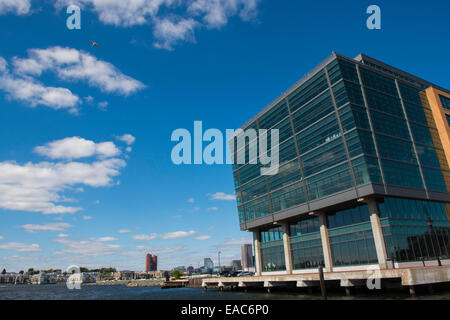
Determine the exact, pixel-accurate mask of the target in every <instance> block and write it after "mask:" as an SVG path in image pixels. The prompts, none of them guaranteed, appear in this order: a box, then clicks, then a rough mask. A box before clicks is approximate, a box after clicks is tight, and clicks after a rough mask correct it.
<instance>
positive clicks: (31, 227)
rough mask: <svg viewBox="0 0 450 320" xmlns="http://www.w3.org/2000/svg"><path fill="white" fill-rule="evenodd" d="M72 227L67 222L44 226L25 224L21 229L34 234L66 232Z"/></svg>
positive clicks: (45, 224)
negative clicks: (38, 232) (37, 232)
mask: <svg viewBox="0 0 450 320" xmlns="http://www.w3.org/2000/svg"><path fill="white" fill-rule="evenodd" d="M70 227H72V225H71V224H69V223H65V222H54V223H43V224H24V225H21V226H19V228H22V229H24V230H25V231H27V232H31V233H34V232H36V231H65V230H66V229H67V228H70Z"/></svg>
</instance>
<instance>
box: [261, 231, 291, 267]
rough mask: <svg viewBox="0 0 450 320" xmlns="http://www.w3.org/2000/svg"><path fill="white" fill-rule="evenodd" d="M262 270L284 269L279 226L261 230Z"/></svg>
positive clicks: (281, 234) (281, 232) (281, 237)
mask: <svg viewBox="0 0 450 320" xmlns="http://www.w3.org/2000/svg"><path fill="white" fill-rule="evenodd" d="M261 260H262V269H263V270H262V271H264V272H267V271H282V270H286V263H285V257H284V247H283V231H282V230H281V227H274V228H269V229H266V230H264V231H261Z"/></svg>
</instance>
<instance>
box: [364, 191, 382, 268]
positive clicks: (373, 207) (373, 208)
mask: <svg viewBox="0 0 450 320" xmlns="http://www.w3.org/2000/svg"><path fill="white" fill-rule="evenodd" d="M365 202H366V203H367V206H368V207H369V213H370V223H371V224H372V233H373V240H374V241H375V249H376V251H377V257H378V264H379V265H380V269H387V250H386V243H385V242H384V236H383V228H382V227H381V221H380V212H379V211H378V206H377V201H376V200H375V199H367V200H366V201H365Z"/></svg>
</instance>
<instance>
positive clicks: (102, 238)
mask: <svg viewBox="0 0 450 320" xmlns="http://www.w3.org/2000/svg"><path fill="white" fill-rule="evenodd" d="M97 241H100V242H111V241H117V238H114V237H101V238H98V239H97Z"/></svg>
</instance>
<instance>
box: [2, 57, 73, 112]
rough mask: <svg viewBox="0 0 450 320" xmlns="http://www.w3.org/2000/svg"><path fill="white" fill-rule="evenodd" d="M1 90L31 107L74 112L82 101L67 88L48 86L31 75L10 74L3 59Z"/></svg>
mask: <svg viewBox="0 0 450 320" xmlns="http://www.w3.org/2000/svg"><path fill="white" fill-rule="evenodd" d="M3 61H4V59H3ZM0 90H3V91H5V92H6V93H7V94H8V97H9V98H11V99H16V100H19V101H22V102H24V103H26V104H28V105H30V106H31V107H36V106H37V105H43V106H47V107H50V108H53V109H68V110H69V111H70V112H72V113H75V112H76V111H77V105H78V104H79V103H80V101H81V100H80V98H79V97H78V96H77V95H75V94H73V93H72V91H70V90H69V89H67V88H61V87H46V86H44V85H43V84H42V83H40V82H39V81H37V80H35V79H33V78H31V77H17V76H15V75H12V74H10V73H9V72H8V70H7V67H6V64H2V60H1V59H0Z"/></svg>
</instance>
